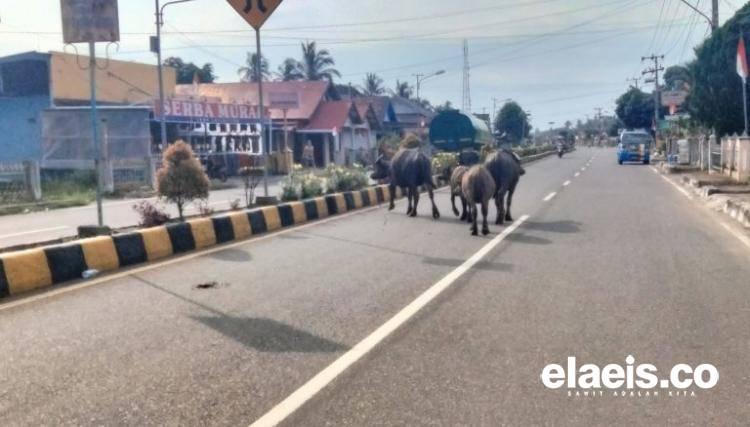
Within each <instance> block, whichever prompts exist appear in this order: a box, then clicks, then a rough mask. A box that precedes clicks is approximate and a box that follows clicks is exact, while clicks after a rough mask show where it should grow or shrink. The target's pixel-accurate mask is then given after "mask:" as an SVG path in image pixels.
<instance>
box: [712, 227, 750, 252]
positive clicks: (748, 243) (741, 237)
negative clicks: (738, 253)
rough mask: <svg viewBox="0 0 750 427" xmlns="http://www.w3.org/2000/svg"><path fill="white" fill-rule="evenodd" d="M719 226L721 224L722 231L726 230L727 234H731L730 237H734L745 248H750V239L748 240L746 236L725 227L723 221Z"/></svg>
mask: <svg viewBox="0 0 750 427" xmlns="http://www.w3.org/2000/svg"><path fill="white" fill-rule="evenodd" d="M719 224H721V226H722V227H724V229H725V230H727V231H728V232H729V234H731V235H732V236H734V237H736V238H737V240H739V241H740V242H742V243H743V244H744V245H745V246H747V247H748V248H750V238H748V237H747V236H745V235H743V234H740V233H738V232H737V231H736V230H734V229H733V228H732V227H730V226H729V225H727V224H726V223H724V222H723V221H720V222H719Z"/></svg>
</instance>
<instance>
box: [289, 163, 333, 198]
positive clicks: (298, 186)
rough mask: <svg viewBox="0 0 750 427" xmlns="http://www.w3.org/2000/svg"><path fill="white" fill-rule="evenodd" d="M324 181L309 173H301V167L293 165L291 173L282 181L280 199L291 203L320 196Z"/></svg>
mask: <svg viewBox="0 0 750 427" xmlns="http://www.w3.org/2000/svg"><path fill="white" fill-rule="evenodd" d="M325 181H326V180H325V179H324V178H321V177H319V176H316V175H315V174H313V173H311V172H303V171H302V165H294V170H293V171H292V173H290V174H289V175H288V176H287V177H286V178H284V180H283V181H282V184H281V199H282V200H284V201H293V200H300V199H311V198H313V197H318V196H321V195H323V187H324V186H325Z"/></svg>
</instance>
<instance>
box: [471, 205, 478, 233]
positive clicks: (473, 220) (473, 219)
mask: <svg viewBox="0 0 750 427" xmlns="http://www.w3.org/2000/svg"><path fill="white" fill-rule="evenodd" d="M477 214H478V212H477V206H476V205H475V204H474V203H471V204H469V216H470V217H471V235H472V236H476V235H478V234H479V233H478V229H477V216H478V215H477Z"/></svg>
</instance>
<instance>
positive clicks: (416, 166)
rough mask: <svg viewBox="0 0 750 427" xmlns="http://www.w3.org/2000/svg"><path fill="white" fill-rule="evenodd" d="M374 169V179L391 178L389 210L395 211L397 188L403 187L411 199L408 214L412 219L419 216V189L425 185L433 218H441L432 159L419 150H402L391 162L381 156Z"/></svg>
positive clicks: (372, 176)
mask: <svg viewBox="0 0 750 427" xmlns="http://www.w3.org/2000/svg"><path fill="white" fill-rule="evenodd" d="M373 168H374V171H373V173H372V175H370V177H371V178H372V179H374V180H383V179H386V178H390V193H391V203H390V206H389V208H388V210H393V208H394V207H395V204H394V199H395V197H396V187H401V189H402V190H403V191H404V192H405V193H406V195H407V198H408V199H409V209H408V210H407V211H406V214H407V215H409V216H412V217H415V216H417V205H418V204H419V187H420V186H422V185H423V186H425V187H426V188H427V192H428V194H429V195H430V201H431V202H432V217H433V218H435V219H438V218H440V211H438V208H437V206H435V196H434V194H433V192H434V190H435V188H436V187H437V186H436V185H435V182H434V181H433V179H432V165H431V164H430V159H429V158H427V156H426V155H424V154H423V153H422V152H420V151H419V149H418V148H401V149H400V150H399V151H398V152H397V153H396V155H395V156H393V159H392V160H390V161H389V160H387V159H386V158H385V157H384V156H380V157H378V160H377V161H375V164H374V165H373Z"/></svg>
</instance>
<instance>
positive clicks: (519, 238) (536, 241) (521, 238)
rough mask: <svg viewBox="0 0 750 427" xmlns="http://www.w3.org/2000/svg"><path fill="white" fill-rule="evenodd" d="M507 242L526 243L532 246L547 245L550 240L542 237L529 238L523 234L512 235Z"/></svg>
mask: <svg viewBox="0 0 750 427" xmlns="http://www.w3.org/2000/svg"><path fill="white" fill-rule="evenodd" d="M507 240H508V241H509V242H516V243H528V244H532V245H549V244H551V243H552V240H549V239H545V238H543V237H536V236H530V235H528V234H524V233H513V234H511V235H509V236H508V237H507Z"/></svg>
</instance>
